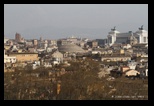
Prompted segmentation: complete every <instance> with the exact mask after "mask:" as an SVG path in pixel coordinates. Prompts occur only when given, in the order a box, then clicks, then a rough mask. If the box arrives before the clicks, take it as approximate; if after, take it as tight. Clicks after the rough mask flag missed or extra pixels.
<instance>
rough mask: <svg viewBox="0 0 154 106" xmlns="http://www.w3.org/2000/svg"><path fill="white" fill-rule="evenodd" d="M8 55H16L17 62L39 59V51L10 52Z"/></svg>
mask: <svg viewBox="0 0 154 106" xmlns="http://www.w3.org/2000/svg"><path fill="white" fill-rule="evenodd" d="M8 55H9V56H13V57H16V60H17V62H26V61H35V60H39V58H38V53H9V54H8Z"/></svg>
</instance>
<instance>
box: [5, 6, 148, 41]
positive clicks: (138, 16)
mask: <svg viewBox="0 0 154 106" xmlns="http://www.w3.org/2000/svg"><path fill="white" fill-rule="evenodd" d="M141 25H144V29H145V30H148V4H4V35H5V36H6V37H8V38H14V36H15V33H16V32H18V33H20V34H21V35H22V36H23V37H24V38H26V39H30V38H37V39H39V38H40V36H42V37H43V38H44V39H58V38H65V37H69V36H72V35H74V36H80V37H88V38H91V39H94V38H106V36H107V34H108V32H109V31H110V29H111V28H113V27H114V26H116V29H117V30H118V31H120V32H128V31H133V32H135V31H137V30H138V28H139V27H140V26H141Z"/></svg>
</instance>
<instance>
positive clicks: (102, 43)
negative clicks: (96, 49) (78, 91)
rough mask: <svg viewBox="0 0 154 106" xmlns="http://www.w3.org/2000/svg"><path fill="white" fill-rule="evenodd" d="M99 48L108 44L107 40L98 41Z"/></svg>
mask: <svg viewBox="0 0 154 106" xmlns="http://www.w3.org/2000/svg"><path fill="white" fill-rule="evenodd" d="M96 41H97V42H98V46H100V47H102V46H104V45H106V44H107V39H96Z"/></svg>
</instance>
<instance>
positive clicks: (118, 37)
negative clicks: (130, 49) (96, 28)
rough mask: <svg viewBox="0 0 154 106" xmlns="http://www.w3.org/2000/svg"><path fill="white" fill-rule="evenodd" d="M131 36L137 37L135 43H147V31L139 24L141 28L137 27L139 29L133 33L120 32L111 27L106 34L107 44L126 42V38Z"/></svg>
mask: <svg viewBox="0 0 154 106" xmlns="http://www.w3.org/2000/svg"><path fill="white" fill-rule="evenodd" d="M132 36H133V37H135V38H136V39H137V43H148V32H147V31H146V30H144V29H143V26H141V28H139V30H138V31H136V32H135V33H133V32H131V31H129V32H126V33H120V32H119V31H117V30H116V29H115V27H114V29H111V31H110V32H109V34H108V36H107V38H108V44H109V45H112V44H114V43H128V40H130V37H132Z"/></svg>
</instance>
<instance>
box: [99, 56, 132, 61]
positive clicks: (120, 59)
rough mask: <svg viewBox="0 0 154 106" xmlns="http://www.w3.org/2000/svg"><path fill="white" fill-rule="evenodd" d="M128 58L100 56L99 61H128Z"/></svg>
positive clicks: (129, 58)
mask: <svg viewBox="0 0 154 106" xmlns="http://www.w3.org/2000/svg"><path fill="white" fill-rule="evenodd" d="M129 60H131V57H130V56H102V58H101V61H129Z"/></svg>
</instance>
